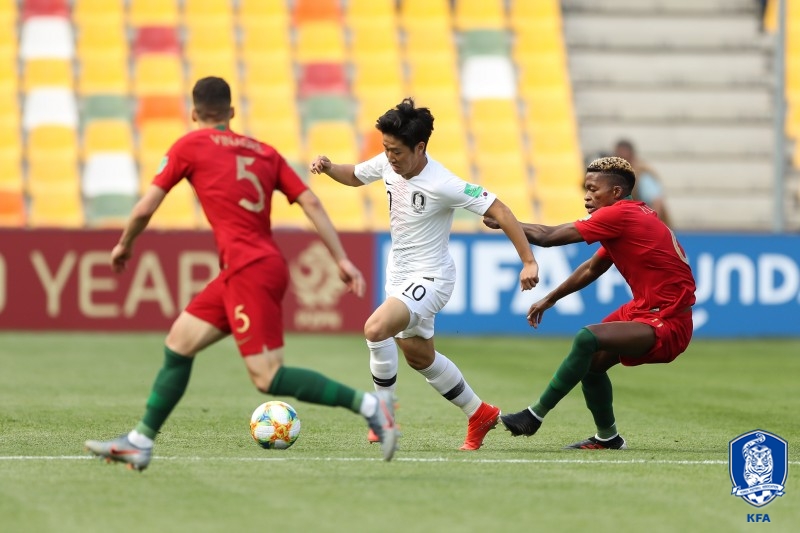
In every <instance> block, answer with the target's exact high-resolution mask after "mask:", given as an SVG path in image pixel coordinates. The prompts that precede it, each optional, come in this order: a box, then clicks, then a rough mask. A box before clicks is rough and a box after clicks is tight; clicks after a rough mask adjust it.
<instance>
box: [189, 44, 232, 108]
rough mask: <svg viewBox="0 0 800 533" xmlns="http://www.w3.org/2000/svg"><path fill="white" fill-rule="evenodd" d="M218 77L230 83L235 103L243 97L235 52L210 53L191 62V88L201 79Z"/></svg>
mask: <svg viewBox="0 0 800 533" xmlns="http://www.w3.org/2000/svg"><path fill="white" fill-rule="evenodd" d="M206 76H218V77H220V78H223V79H224V80H225V81H227V82H228V85H230V87H231V96H232V97H233V100H234V102H235V101H237V100H238V99H239V96H240V95H241V92H240V89H239V68H238V65H237V63H236V56H235V54H234V53H233V51H222V52H218V53H213V54H212V53H209V54H205V55H203V56H200V57H195V58H193V59H192V60H190V61H189V84H190V85H191V86H193V85H194V83H195V82H196V81H197V80H199V79H200V78H205V77H206Z"/></svg>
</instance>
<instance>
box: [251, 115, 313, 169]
mask: <svg viewBox="0 0 800 533" xmlns="http://www.w3.org/2000/svg"><path fill="white" fill-rule="evenodd" d="M248 126H249V134H250V136H251V137H253V138H255V139H257V140H259V141H261V142H264V143H267V144H269V145H270V146H272V147H274V148H275V149H276V150H278V152H280V154H281V155H282V156H283V157H284V158H285V159H286V160H287V161H299V160H301V158H302V156H301V154H302V151H303V147H302V142H301V135H300V121H299V120H297V116H296V115H293V116H292V117H290V118H285V119H277V120H259V119H254V118H253V117H250V119H249V120H248Z"/></svg>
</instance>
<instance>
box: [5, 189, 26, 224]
mask: <svg viewBox="0 0 800 533" xmlns="http://www.w3.org/2000/svg"><path fill="white" fill-rule="evenodd" d="M25 219H26V216H25V198H24V196H23V195H22V193H21V192H20V191H9V190H5V189H0V227H17V228H19V227H23V226H24V225H25Z"/></svg>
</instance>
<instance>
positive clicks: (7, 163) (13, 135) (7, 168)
mask: <svg viewBox="0 0 800 533" xmlns="http://www.w3.org/2000/svg"><path fill="white" fill-rule="evenodd" d="M22 146H23V143H22V137H21V135H20V134H19V128H2V129H0V184H2V185H0V188H7V186H12V185H13V184H14V183H16V181H17V180H18V179H21V177H20V176H21V172H22V166H21V165H22Z"/></svg>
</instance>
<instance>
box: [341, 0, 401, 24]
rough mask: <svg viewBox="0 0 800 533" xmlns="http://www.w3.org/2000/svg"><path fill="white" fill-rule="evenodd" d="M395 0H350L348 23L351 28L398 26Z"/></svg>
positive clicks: (348, 3) (348, 4)
mask: <svg viewBox="0 0 800 533" xmlns="http://www.w3.org/2000/svg"><path fill="white" fill-rule="evenodd" d="M395 19H396V15H395V2H394V0H348V1H347V25H348V26H349V27H350V28H351V29H354V28H366V27H369V26H384V25H387V24H391V25H392V26H394V27H396V24H397V23H396V20H395Z"/></svg>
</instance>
